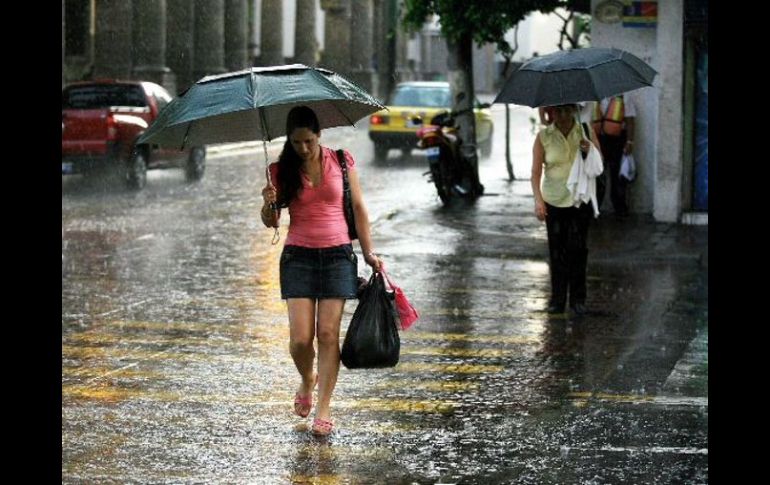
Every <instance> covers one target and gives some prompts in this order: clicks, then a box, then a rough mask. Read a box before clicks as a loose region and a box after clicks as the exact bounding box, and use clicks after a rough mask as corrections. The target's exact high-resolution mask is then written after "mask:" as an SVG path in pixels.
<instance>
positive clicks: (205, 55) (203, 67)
mask: <svg viewBox="0 0 770 485" xmlns="http://www.w3.org/2000/svg"><path fill="white" fill-rule="evenodd" d="M193 56H194V57H193V77H194V78H195V80H196V81H198V80H199V79H200V78H202V77H204V76H208V75H211V74H221V73H223V72H226V71H227V69H225V2H224V0H195V53H194V54H193Z"/></svg>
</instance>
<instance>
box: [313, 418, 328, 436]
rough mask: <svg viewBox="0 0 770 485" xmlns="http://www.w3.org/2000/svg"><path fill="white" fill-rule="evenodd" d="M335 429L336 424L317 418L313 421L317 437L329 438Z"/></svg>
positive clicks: (314, 432)
mask: <svg viewBox="0 0 770 485" xmlns="http://www.w3.org/2000/svg"><path fill="white" fill-rule="evenodd" d="M332 428H334V423H332V422H331V421H327V420H325V419H321V418H315V419H314V420H313V427H312V429H311V430H312V431H313V434H314V435H316V436H329V435H330V434H331V433H332Z"/></svg>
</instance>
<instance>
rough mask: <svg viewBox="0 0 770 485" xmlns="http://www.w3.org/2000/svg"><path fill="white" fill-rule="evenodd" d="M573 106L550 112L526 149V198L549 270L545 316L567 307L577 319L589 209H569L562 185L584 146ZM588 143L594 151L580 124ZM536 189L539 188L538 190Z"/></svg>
mask: <svg viewBox="0 0 770 485" xmlns="http://www.w3.org/2000/svg"><path fill="white" fill-rule="evenodd" d="M577 109H578V107H577V105H576V104H564V105H559V106H555V107H554V111H553V112H554V121H553V123H552V124H551V125H549V126H546V127H545V128H543V129H542V130H540V132H539V133H538V134H537V137H536V138H535V144H534V147H533V149H532V152H533V153H532V154H533V156H532V177H531V179H530V180H531V184H532V193H533V195H534V197H535V215H536V216H537V218H538V219H539V220H541V221H545V223H546V230H547V232H548V252H549V256H550V258H549V261H550V270H551V298H550V301H549V304H548V309H547V311H548V313H564V311H565V307H566V304H567V296H568V294H569V305H570V308H571V309H572V311H573V312H574V313H575V314H577V315H583V314H585V313H586V306H585V302H586V293H587V291H586V265H587V262H588V246H587V238H588V226H589V223H590V221H591V218H592V217H593V215H594V213H593V208H592V206H591V204H590V203H589V204H587V203H582V204H580V206H579V207H575V206H574V198H573V196H572V194H571V193H570V191H569V189H568V188H567V180H568V178H569V174H570V171H571V170H572V164H573V163H574V161H575V156H576V155H577V151H578V149H580V150H582V151H583V153H586V154H587V153H588V150H589V148H590V145H589V143H590V142H589V141H588V140H587V139H586V137H585V134H584V128H583V126H581V125H582V124H581V123H578V122H577V119H576V118H577ZM585 126H586V128H587V130H588V132H589V134H590V140H591V142H592V143H593V144H594V145H595V146H596V147H597V148H599V144H598V141H597V138H596V133H594V131H593V129H591V128H589V126H590V125H588V124H585ZM541 185H542V187H541Z"/></svg>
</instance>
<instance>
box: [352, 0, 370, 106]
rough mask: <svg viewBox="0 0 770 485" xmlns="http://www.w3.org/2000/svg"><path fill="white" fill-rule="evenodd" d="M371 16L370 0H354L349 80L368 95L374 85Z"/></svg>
mask: <svg viewBox="0 0 770 485" xmlns="http://www.w3.org/2000/svg"><path fill="white" fill-rule="evenodd" d="M373 16H374V5H373V4H372V0H355V1H354V2H353V9H352V15H351V17H352V19H351V23H350V42H351V47H352V48H351V50H350V54H351V58H350V61H351V62H350V63H351V68H352V73H351V79H352V81H353V82H355V83H357V84H358V85H360V86H361V87H362V88H364V89H366V90H367V91H368V92H370V93H371V92H372V88H373V87H374V83H375V77H374V69H372V58H373V57H374V48H373V45H372V35H373V22H374V17H373Z"/></svg>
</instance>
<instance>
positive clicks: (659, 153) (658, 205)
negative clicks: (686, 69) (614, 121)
mask: <svg viewBox="0 0 770 485" xmlns="http://www.w3.org/2000/svg"><path fill="white" fill-rule="evenodd" d="M683 15H684V0H669V1H666V2H660V3H659V4H658V26H657V31H658V35H657V44H658V45H657V51H658V55H659V56H660V57H659V59H660V60H659V62H660V66H659V67H658V76H657V77H656V79H655V85H656V86H658V89H659V94H658V136H657V138H658V146H657V150H656V156H655V158H656V164H655V185H654V190H655V195H654V203H653V216H654V217H655V220H657V221H661V222H678V221H679V217H680V215H681V213H682V65H683V54H682V52H683V47H682V44H683V40H682V39H683V32H682V30H683V25H682V18H683ZM638 130H639V128H637V133H638Z"/></svg>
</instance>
